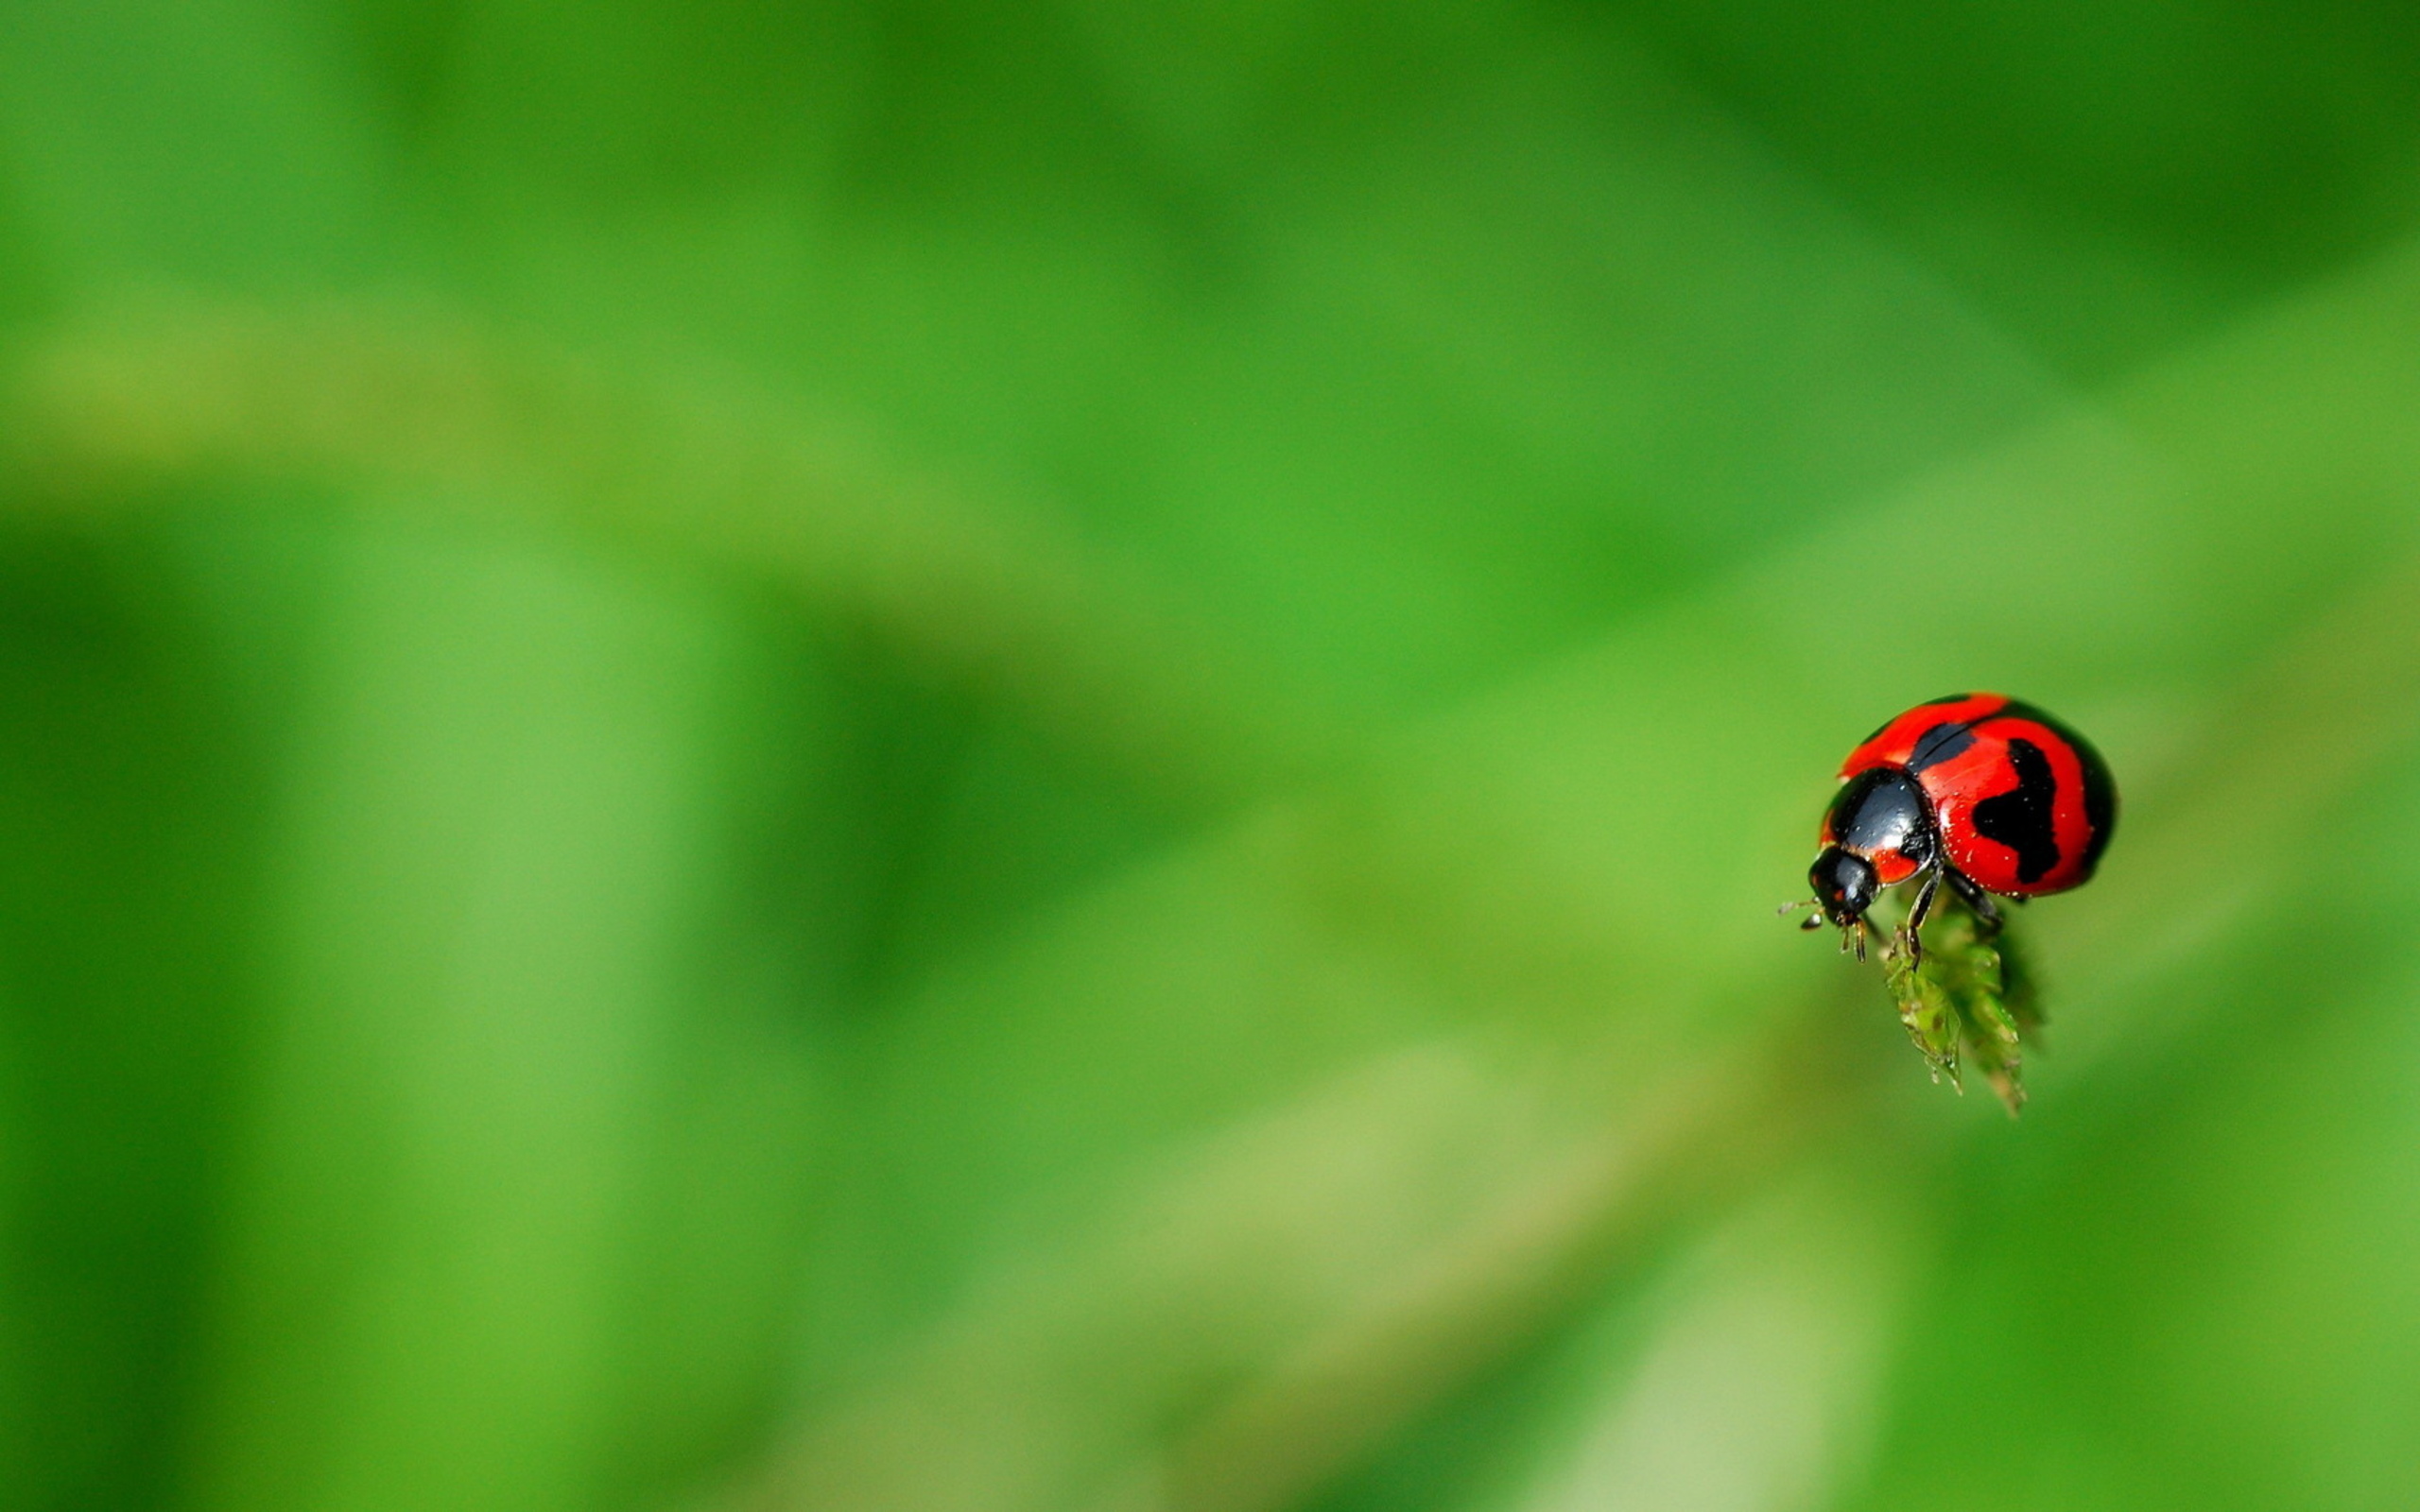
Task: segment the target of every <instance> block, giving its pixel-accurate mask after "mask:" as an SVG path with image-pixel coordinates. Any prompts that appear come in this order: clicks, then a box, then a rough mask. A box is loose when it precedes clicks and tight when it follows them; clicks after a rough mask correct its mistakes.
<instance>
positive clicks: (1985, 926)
mask: <svg viewBox="0 0 2420 1512" xmlns="http://www.w3.org/2000/svg"><path fill="white" fill-rule="evenodd" d="M2117 825H2118V789H2117V786H2116V785H2115V784H2114V783H2112V782H2110V780H2109V768H2108V766H2107V765H2105V764H2104V763H2103V762H2102V761H2101V759H2100V752H2099V751H2096V750H2094V749H2093V748H2092V746H2091V744H2090V743H2089V742H2087V741H2086V740H2085V739H2084V738H2083V736H2081V735H2079V734H2077V733H2076V732H2075V731H2074V730H2070V729H2068V728H2067V727H2066V725H2064V724H2062V723H2060V722H2059V721H2058V720H2056V719H2054V718H2052V717H2051V716H2050V715H2048V714H2047V713H2043V712H2042V711H2041V710H2039V709H2036V708H2034V707H2033V706H2032V705H2031V704H2025V703H2018V702H2016V701H2015V700H2014V699H2012V698H2007V697H2003V696H2000V695H1999V694H1997V693H1962V694H1957V695H1954V696H1950V697H1946V698H1935V699H1934V700H1932V701H1931V702H1930V703H1922V704H1918V705H1917V706H1916V707H1914V708H1913V709H1910V710H1909V711H1908V712H1907V713H1903V714H1901V715H1899V716H1898V717H1897V718H1895V719H1893V720H1892V721H1890V722H1889V723H1888V724H1886V725H1884V726H1883V727H1882V728H1881V729H1879V730H1876V731H1875V732H1874V733H1873V734H1871V735H1869V736H1867V737H1866V738H1865V740H1864V742H1863V743H1862V744H1860V745H1859V746H1858V747H1857V749H1855V750H1853V751H1851V752H1849V758H1848V760H1847V761H1845V762H1843V763H1841V790H1840V792H1839V794H1838V795H1837V796H1835V797H1834V798H1833V799H1832V805H1831V807H1830V808H1828V809H1826V810H1825V811H1824V828H1823V834H1822V843H1823V847H1824V849H1823V852H1822V853H1821V854H1819V855H1818V856H1816V858H1815V865H1814V866H1813V867H1812V868H1809V869H1808V871H1807V878H1808V880H1809V881H1811V882H1812V883H1814V885H1815V897H1814V898H1813V899H1812V900H1811V901H1810V902H1807V903H1799V904H1794V905H1793V906H1795V907H1802V908H1803V907H1810V906H1811V907H1813V908H1815V909H1817V910H1819V912H1818V913H1815V914H1810V915H1808V916H1807V918H1806V922H1805V924H1804V926H1803V927H1805V928H1807V929H1816V928H1820V927H1821V926H1823V925H1824V924H1825V923H1827V922H1828V923H1831V924H1834V925H1837V926H1839V928H1840V929H1841V931H1842V932H1843V936H1844V937H1843V939H1842V944H1843V945H1849V944H1854V945H1855V947H1856V950H1857V953H1858V955H1859V956H1860V957H1862V956H1863V955H1864V954H1865V930H1866V922H1865V911H1866V909H1867V908H1869V907H1871V906H1872V905H1873V903H1874V900H1875V898H1876V896H1877V895H1878V894H1879V893H1880V892H1881V890H1882V889H1883V888H1885V887H1891V886H1895V885H1898V884H1900V883H1903V882H1910V881H1913V882H1917V883H1918V884H1919V885H1918V886H1917V889H1916V899H1915V902H1913V903H1912V904H1911V905H1910V907H1909V909H1908V921H1907V923H1906V924H1905V925H1904V926H1902V927H1903V930H1904V932H1905V935H1906V938H1907V941H1908V948H1909V950H1910V953H1911V954H1912V953H1916V952H1919V951H1920V950H1921V948H1922V947H1921V944H1920V942H1919V940H1918V938H1917V933H1916V932H1917V930H1918V929H1919V928H1920V927H1921V926H1922V925H1923V923H1924V921H1925V916H1926V914H1927V912H1928V911H1930V909H1931V907H1932V900H1933V894H1934V893H1935V892H1936V891H1937V890H1938V889H1939V888H1940V887H1941V885H1942V884H1944V883H1947V884H1948V885H1949V888H1950V890H1951V891H1952V892H1955V893H1956V894H1958V896H1959V897H1960V898H1961V899H1962V900H1963V901H1964V902H1965V903H1966V906H1967V907H1968V908H1969V909H1971V910H1972V911H1973V912H1974V915H1975V919H1976V923H1977V925H1978V926H1979V928H1980V929H1981V930H1982V931H1983V932H1984V934H1985V935H1987V936H1988V935H1990V934H1993V933H1996V932H1997V930H1998V928H1999V924H2000V914H1999V908H1998V906H1997V904H1996V903H1994V902H1992V894H1994V893H2000V894H2004V895H2006V896H2008V897H2012V898H2018V899H2025V898H2031V897H2035V896H2037V895H2039V894H2042V893H2051V892H2065V891H2066V890H2067V889H2068V888H2070V887H2080V886H2082V885H2083V884H2085V883H2086V882H2089V881H2090V880H2092V870H2093V868H2094V867H2095V866H2096V865H2098V864H2099V862H2100V852H2101V851H2102V850H2103V849H2105V848H2106V847H2107V846H2108V844H2109V835H2110V833H2111V832H2112V831H2113V830H2115V829H2116V828H2117Z"/></svg>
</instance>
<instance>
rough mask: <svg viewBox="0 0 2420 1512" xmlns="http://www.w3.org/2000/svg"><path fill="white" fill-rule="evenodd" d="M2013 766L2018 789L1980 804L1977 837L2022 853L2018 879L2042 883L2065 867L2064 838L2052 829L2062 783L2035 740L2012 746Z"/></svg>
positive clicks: (1977, 817) (2014, 743)
mask: <svg viewBox="0 0 2420 1512" xmlns="http://www.w3.org/2000/svg"><path fill="white" fill-rule="evenodd" d="M2008 764H2009V765H2011V766H2014V767H2015V768H2016V785H2015V786H2014V787H2013V788H2011V789H2009V790H2008V791H2007V792H2005V793H2000V794H1997V795H1995V796H1994V797H1991V798H1987V799H1983V800H1982V801H1981V802H1979V803H1978V804H1976V805H1975V833H1977V834H1979V835H1981V836H1982V837H1983V838H1984V839H1986V840H1997V841H1998V842H1999V843H2000V844H2002V845H2004V846H2006V847H2008V848H2009V849H2010V850H2012V851H2015V852H2016V880H2017V881H2019V882H2038V881H2040V880H2041V879H2042V878H2043V877H2046V876H2048V875H2049V873H2050V870H2051V868H2054V867H2056V866H2057V865H2058V864H2059V837H2058V835H2057V833H2055V832H2054V831H2053V830H2052V829H2051V824H2050V814H2051V807H2052V802H2051V800H2052V799H2055V798H2057V797H2058V793H2059V780H2058V778H2057V776H2056V775H2054V774H2053V773H2052V772H2051V770H2050V758H2049V757H2048V756H2045V755H2043V754H2042V747H2039V746H2036V745H2035V744H2033V742H2031V741H2030V740H2011V741H2010V742H2009V743H2008Z"/></svg>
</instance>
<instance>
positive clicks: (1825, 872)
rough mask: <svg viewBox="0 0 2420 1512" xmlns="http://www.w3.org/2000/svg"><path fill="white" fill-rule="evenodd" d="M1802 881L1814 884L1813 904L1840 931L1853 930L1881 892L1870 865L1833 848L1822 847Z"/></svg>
mask: <svg viewBox="0 0 2420 1512" xmlns="http://www.w3.org/2000/svg"><path fill="white" fill-rule="evenodd" d="M1806 880H1807V881H1809V882H1811V883H1813V884H1814V885H1815V904H1816V906H1817V907H1819V908H1821V909H1823V910H1824V918H1825V919H1830V920H1831V921H1832V922H1833V923H1835V924H1838V925H1839V926H1840V927H1841V928H1842V929H1855V928H1856V927H1857V926H1858V922H1859V921H1860V920H1862V919H1864V918H1865V911H1866V910H1867V909H1868V908H1871V907H1873V906H1874V898H1875V895H1876V893H1878V892H1879V891H1881V881H1880V879H1879V878H1878V877H1876V875H1875V871H1874V864H1873V863H1872V862H1870V861H1867V860H1866V859H1865V858H1864V857H1862V856H1854V855H1851V854H1849V852H1847V851H1843V850H1841V848H1840V847H1839V846H1836V845H1832V846H1825V847H1824V853H1823V854H1822V855H1819V856H1817V857H1816V858H1815V865H1813V866H1812V867H1809V868H1807V869H1806Z"/></svg>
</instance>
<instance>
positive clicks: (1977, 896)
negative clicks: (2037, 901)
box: [1949, 868, 2001, 939]
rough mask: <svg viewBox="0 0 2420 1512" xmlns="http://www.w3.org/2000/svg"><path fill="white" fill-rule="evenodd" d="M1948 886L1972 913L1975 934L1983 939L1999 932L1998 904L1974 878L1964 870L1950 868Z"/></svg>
mask: <svg viewBox="0 0 2420 1512" xmlns="http://www.w3.org/2000/svg"><path fill="white" fill-rule="evenodd" d="M1949 888H1950V891H1952V892H1954V893H1956V894H1958V898H1959V901H1960V902H1963V903H1964V904H1965V905H1966V907H1967V909H1968V910H1969V911H1970V912H1972V913H1973V914H1974V916H1975V931H1976V933H1977V934H1979V935H1980V936H1982V937H1983V938H1985V939H1990V938H1991V937H1992V936H1995V935H1997V934H1998V933H1999V932H2000V922H2001V920H2000V905H1999V904H1998V903H1996V902H1993V901H1992V895H1991V894H1990V893H1987V892H1985V891H1984V890H1983V889H1982V888H1981V887H1979V886H1978V885H1976V884H1975V881H1974V879H1972V878H1970V877H1968V876H1967V875H1966V874H1965V873H1964V872H1962V871H1959V870H1957V869H1955V868H1952V869H1951V870H1950V872H1949Z"/></svg>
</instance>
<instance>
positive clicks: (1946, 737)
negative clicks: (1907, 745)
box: [1908, 719, 1975, 772]
mask: <svg viewBox="0 0 2420 1512" xmlns="http://www.w3.org/2000/svg"><path fill="white" fill-rule="evenodd" d="M1973 744H1975V731H1974V730H1971V729H1969V728H1968V727H1967V726H1965V725H1963V724H1961V723H1960V722H1959V721H1957V720H1955V719H1945V720H1943V721H1942V722H1941V723H1940V724H1937V725H1935V726H1933V727H1932V728H1931V729H1930V730H1926V731H1925V732H1924V733H1923V734H1921V735H1918V736H1917V737H1916V745H1915V748H1914V749H1913V750H1911V751H1910V752H1909V753H1908V770H1910V771H1911V772H1921V771H1923V770H1924V769H1925V768H1927V767H1928V766H1937V765H1940V764H1941V763H1943V762H1945V761H1947V760H1949V758H1951V757H1952V756H1955V755H1957V754H1958V753H1959V752H1960V751H1962V750H1964V749H1965V748H1966V747H1969V746H1972V745H1973Z"/></svg>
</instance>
